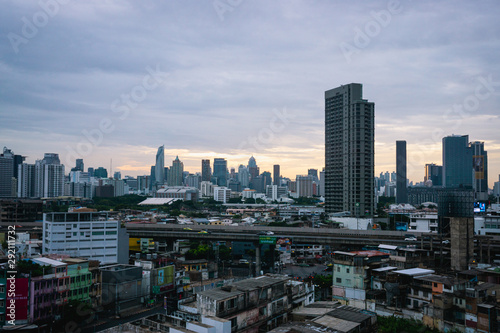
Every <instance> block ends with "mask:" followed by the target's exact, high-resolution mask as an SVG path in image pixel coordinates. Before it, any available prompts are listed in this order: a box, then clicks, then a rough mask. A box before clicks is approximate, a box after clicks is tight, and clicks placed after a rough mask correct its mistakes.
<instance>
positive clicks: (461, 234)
mask: <svg viewBox="0 0 500 333" xmlns="http://www.w3.org/2000/svg"><path fill="white" fill-rule="evenodd" d="M450 233H451V268H452V269H453V270H456V271H463V270H466V269H467V268H468V265H469V263H468V262H467V259H469V261H470V260H472V259H473V258H474V218H468V217H452V218H450ZM467 235H468V236H469V238H468V241H467ZM467 250H468V252H467Z"/></svg>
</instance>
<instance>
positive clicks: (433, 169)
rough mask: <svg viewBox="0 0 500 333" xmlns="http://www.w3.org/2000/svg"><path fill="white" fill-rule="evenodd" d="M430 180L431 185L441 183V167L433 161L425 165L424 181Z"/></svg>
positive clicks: (439, 184)
mask: <svg viewBox="0 0 500 333" xmlns="http://www.w3.org/2000/svg"><path fill="white" fill-rule="evenodd" d="M428 180H430V181H432V185H433V186H442V185H443V167H442V166H441V165H436V164H434V163H431V164H426V165H425V176H424V182H426V181H428Z"/></svg>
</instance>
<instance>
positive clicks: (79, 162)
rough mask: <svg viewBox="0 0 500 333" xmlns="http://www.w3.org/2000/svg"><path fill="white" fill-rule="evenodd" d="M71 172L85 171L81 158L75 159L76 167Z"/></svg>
mask: <svg viewBox="0 0 500 333" xmlns="http://www.w3.org/2000/svg"><path fill="white" fill-rule="evenodd" d="M71 171H85V170H84V164H83V158H77V159H76V165H75V167H74V168H71Z"/></svg>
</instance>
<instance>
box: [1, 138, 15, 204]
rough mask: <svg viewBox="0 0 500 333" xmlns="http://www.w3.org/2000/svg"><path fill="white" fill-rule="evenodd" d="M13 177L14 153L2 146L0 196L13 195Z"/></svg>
mask: <svg viewBox="0 0 500 333" xmlns="http://www.w3.org/2000/svg"><path fill="white" fill-rule="evenodd" d="M13 177H14V154H13V153H12V152H11V151H10V149H7V148H6V147H4V149H3V154H0V197H12V196H15V193H12V192H13V191H12V184H13ZM16 177H17V176H16Z"/></svg>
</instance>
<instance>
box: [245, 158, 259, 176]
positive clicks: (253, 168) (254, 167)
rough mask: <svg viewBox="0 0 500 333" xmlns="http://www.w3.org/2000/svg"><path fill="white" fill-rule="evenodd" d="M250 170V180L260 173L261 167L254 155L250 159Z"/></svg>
mask: <svg viewBox="0 0 500 333" xmlns="http://www.w3.org/2000/svg"><path fill="white" fill-rule="evenodd" d="M248 172H249V173H250V181H251V180H252V179H253V178H255V177H257V176H258V175H259V174H260V170H259V167H258V166H257V162H256V161H255V157H253V156H252V157H250V159H249V160H248Z"/></svg>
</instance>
